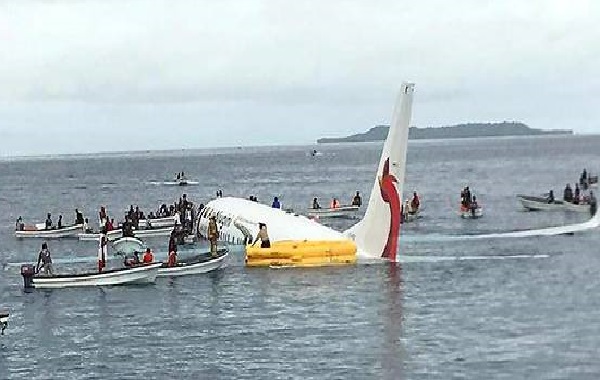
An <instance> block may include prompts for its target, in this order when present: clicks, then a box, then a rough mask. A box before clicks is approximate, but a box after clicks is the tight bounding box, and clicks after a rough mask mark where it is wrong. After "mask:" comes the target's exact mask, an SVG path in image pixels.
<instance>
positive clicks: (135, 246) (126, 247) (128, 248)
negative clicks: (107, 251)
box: [112, 237, 146, 255]
mask: <svg viewBox="0 0 600 380" xmlns="http://www.w3.org/2000/svg"><path fill="white" fill-rule="evenodd" d="M112 247H113V249H114V250H115V252H116V253H117V254H120V255H133V253H134V252H137V253H141V252H143V251H144V250H145V249H146V245H145V244H144V242H143V241H141V240H140V239H137V238H134V237H120V238H118V239H117V240H114V241H113V242H112Z"/></svg>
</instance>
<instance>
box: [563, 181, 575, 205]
mask: <svg viewBox="0 0 600 380" xmlns="http://www.w3.org/2000/svg"><path fill="white" fill-rule="evenodd" d="M563 200H564V201H565V202H573V189H571V184H568V183H567V186H565V191H564V192H563Z"/></svg>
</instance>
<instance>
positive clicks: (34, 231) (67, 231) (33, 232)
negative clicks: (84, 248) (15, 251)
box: [15, 224, 83, 239]
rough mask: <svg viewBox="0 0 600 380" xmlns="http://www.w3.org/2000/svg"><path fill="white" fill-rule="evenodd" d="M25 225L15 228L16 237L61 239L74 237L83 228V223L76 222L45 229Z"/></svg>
mask: <svg viewBox="0 0 600 380" xmlns="http://www.w3.org/2000/svg"><path fill="white" fill-rule="evenodd" d="M38 227H39V226H38V225H36V226H35V227H25V228H24V229H23V230H16V231H15V237H16V238H20V239H23V238H38V239H61V238H67V237H76V236H77V235H78V234H79V233H80V231H81V230H82V229H83V224H76V225H74V226H68V227H63V228H60V229H59V228H54V229H50V230H46V229H43V228H38Z"/></svg>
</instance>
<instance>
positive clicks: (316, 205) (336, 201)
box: [311, 191, 362, 210]
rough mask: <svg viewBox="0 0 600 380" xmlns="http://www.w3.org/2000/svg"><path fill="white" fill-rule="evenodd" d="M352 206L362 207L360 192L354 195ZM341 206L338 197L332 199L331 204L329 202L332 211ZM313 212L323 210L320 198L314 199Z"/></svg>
mask: <svg viewBox="0 0 600 380" xmlns="http://www.w3.org/2000/svg"><path fill="white" fill-rule="evenodd" d="M351 205H352V206H357V207H360V206H362V198H361V197H360V192H359V191H357V192H356V194H355V195H354V197H353V198H352V202H351ZM340 207H341V204H340V201H339V199H337V198H336V197H334V198H332V199H331V202H329V208H330V209H336V208H340ZM311 208H312V209H313V210H319V209H321V205H320V204H319V199H318V198H316V197H315V198H313V201H312V207H311Z"/></svg>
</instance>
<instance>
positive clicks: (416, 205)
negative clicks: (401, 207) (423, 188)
mask: <svg viewBox="0 0 600 380" xmlns="http://www.w3.org/2000/svg"><path fill="white" fill-rule="evenodd" d="M410 206H411V207H412V209H413V212H417V211H419V206H421V201H420V200H419V195H418V194H417V192H416V191H413V198H412V201H410Z"/></svg>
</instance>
